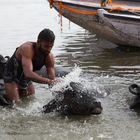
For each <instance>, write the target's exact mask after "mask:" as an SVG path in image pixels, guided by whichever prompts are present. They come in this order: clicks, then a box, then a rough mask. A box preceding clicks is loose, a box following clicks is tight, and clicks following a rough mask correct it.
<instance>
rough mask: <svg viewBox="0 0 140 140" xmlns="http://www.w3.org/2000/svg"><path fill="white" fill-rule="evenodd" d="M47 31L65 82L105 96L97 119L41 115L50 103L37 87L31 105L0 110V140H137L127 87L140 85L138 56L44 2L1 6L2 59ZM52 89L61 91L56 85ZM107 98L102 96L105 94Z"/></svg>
mask: <svg viewBox="0 0 140 140" xmlns="http://www.w3.org/2000/svg"><path fill="white" fill-rule="evenodd" d="M44 28H50V29H52V30H53V31H54V32H55V34H56V41H55V44H54V48H53V50H52V51H53V54H54V56H55V59H56V64H58V65H61V66H64V67H68V68H72V69H73V71H72V72H71V74H70V75H68V76H67V77H66V78H64V82H65V83H68V82H70V81H80V82H83V83H84V84H85V86H87V87H88V88H90V89H91V88H96V89H97V90H98V91H99V92H100V93H103V94H104V93H107V92H106V91H109V95H107V96H105V97H104V98H101V99H100V100H101V102H102V106H103V112H102V114H101V115H98V116H94V115H91V116H72V117H62V116H59V115H57V114H55V113H50V114H47V115H44V114H42V113H41V112H40V111H41V108H42V106H43V105H44V104H46V103H47V102H48V101H50V100H51V98H52V97H53V96H52V94H51V92H52V90H50V89H49V88H48V87H47V85H39V84H36V83H35V88H36V95H35V98H34V99H29V100H28V99H26V100H25V101H24V104H23V105H22V106H15V108H14V109H7V108H0V109H1V113H0V124H1V125H0V139H4V140H31V139H34V140H139V137H140V134H139V130H140V125H139V123H140V115H139V113H137V112H134V111H133V110H130V109H129V103H130V101H131V99H132V97H133V95H131V94H130V93H129V91H128V86H129V85H130V84H131V83H134V82H135V83H138V84H139V83H140V80H139V76H140V74H139V72H140V65H139V63H140V57H139V54H140V51H127V50H122V49H119V48H117V46H116V45H114V44H111V43H110V42H107V41H105V40H103V39H100V38H99V37H97V36H96V35H95V34H91V33H89V32H88V31H86V30H84V29H83V28H81V27H79V26H77V25H75V24H73V23H71V22H69V21H68V20H67V19H65V18H63V20H62V27H61V21H60V17H59V14H58V13H57V12H56V11H55V10H53V9H50V7H49V4H48V2H47V1H46V0H0V33H1V35H0V36H1V41H0V46H1V47H0V53H1V54H3V55H12V53H13V52H14V50H15V48H16V47H18V46H19V45H20V44H21V43H23V42H26V41H36V39H37V35H38V33H39V32H40V31H41V30H42V29H44ZM56 88H58V89H59V88H61V87H59V86H57V85H56ZM104 95H105V94H104Z"/></svg>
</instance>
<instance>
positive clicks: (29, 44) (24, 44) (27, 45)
mask: <svg viewBox="0 0 140 140" xmlns="http://www.w3.org/2000/svg"><path fill="white" fill-rule="evenodd" d="M32 46H33V42H30V41H27V42H25V43H23V44H21V46H20V47H25V48H26V47H32Z"/></svg>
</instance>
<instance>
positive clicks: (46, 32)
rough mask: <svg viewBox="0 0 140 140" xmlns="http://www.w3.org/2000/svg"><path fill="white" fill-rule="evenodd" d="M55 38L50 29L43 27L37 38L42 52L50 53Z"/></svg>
mask: <svg viewBox="0 0 140 140" xmlns="http://www.w3.org/2000/svg"><path fill="white" fill-rule="evenodd" d="M54 40H55V35H54V33H53V31H51V30H50V29H43V30H42V31H41V32H40V33H39V35H38V39H37V44H38V46H39V49H40V51H41V52H42V53H44V54H48V53H50V51H51V49H52V47H53V44H54Z"/></svg>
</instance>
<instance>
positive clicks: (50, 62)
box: [45, 53, 55, 80]
mask: <svg viewBox="0 0 140 140" xmlns="http://www.w3.org/2000/svg"><path fill="white" fill-rule="evenodd" d="M54 63H55V62H54V57H53V54H52V53H49V55H48V56H47V58H46V64H45V65H46V69H47V74H48V78H49V79H52V80H54V79H55V67H54Z"/></svg>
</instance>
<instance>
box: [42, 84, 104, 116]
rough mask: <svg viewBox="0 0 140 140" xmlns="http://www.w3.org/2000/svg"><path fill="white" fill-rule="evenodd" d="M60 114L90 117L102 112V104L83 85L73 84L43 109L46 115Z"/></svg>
mask: <svg viewBox="0 0 140 140" xmlns="http://www.w3.org/2000/svg"><path fill="white" fill-rule="evenodd" d="M53 111H56V112H59V113H60V114H62V115H89V114H100V113H101V112H102V106H101V102H100V101H99V100H97V99H96V98H95V96H94V94H92V93H90V92H89V91H88V89H86V88H85V87H83V85H82V84H81V83H75V82H71V83H70V86H69V87H66V88H65V89H64V90H62V91H59V92H58V93H57V95H56V97H55V98H54V99H52V100H51V101H50V102H49V103H48V104H47V105H45V106H44V107H43V112H44V113H50V112H53Z"/></svg>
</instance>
